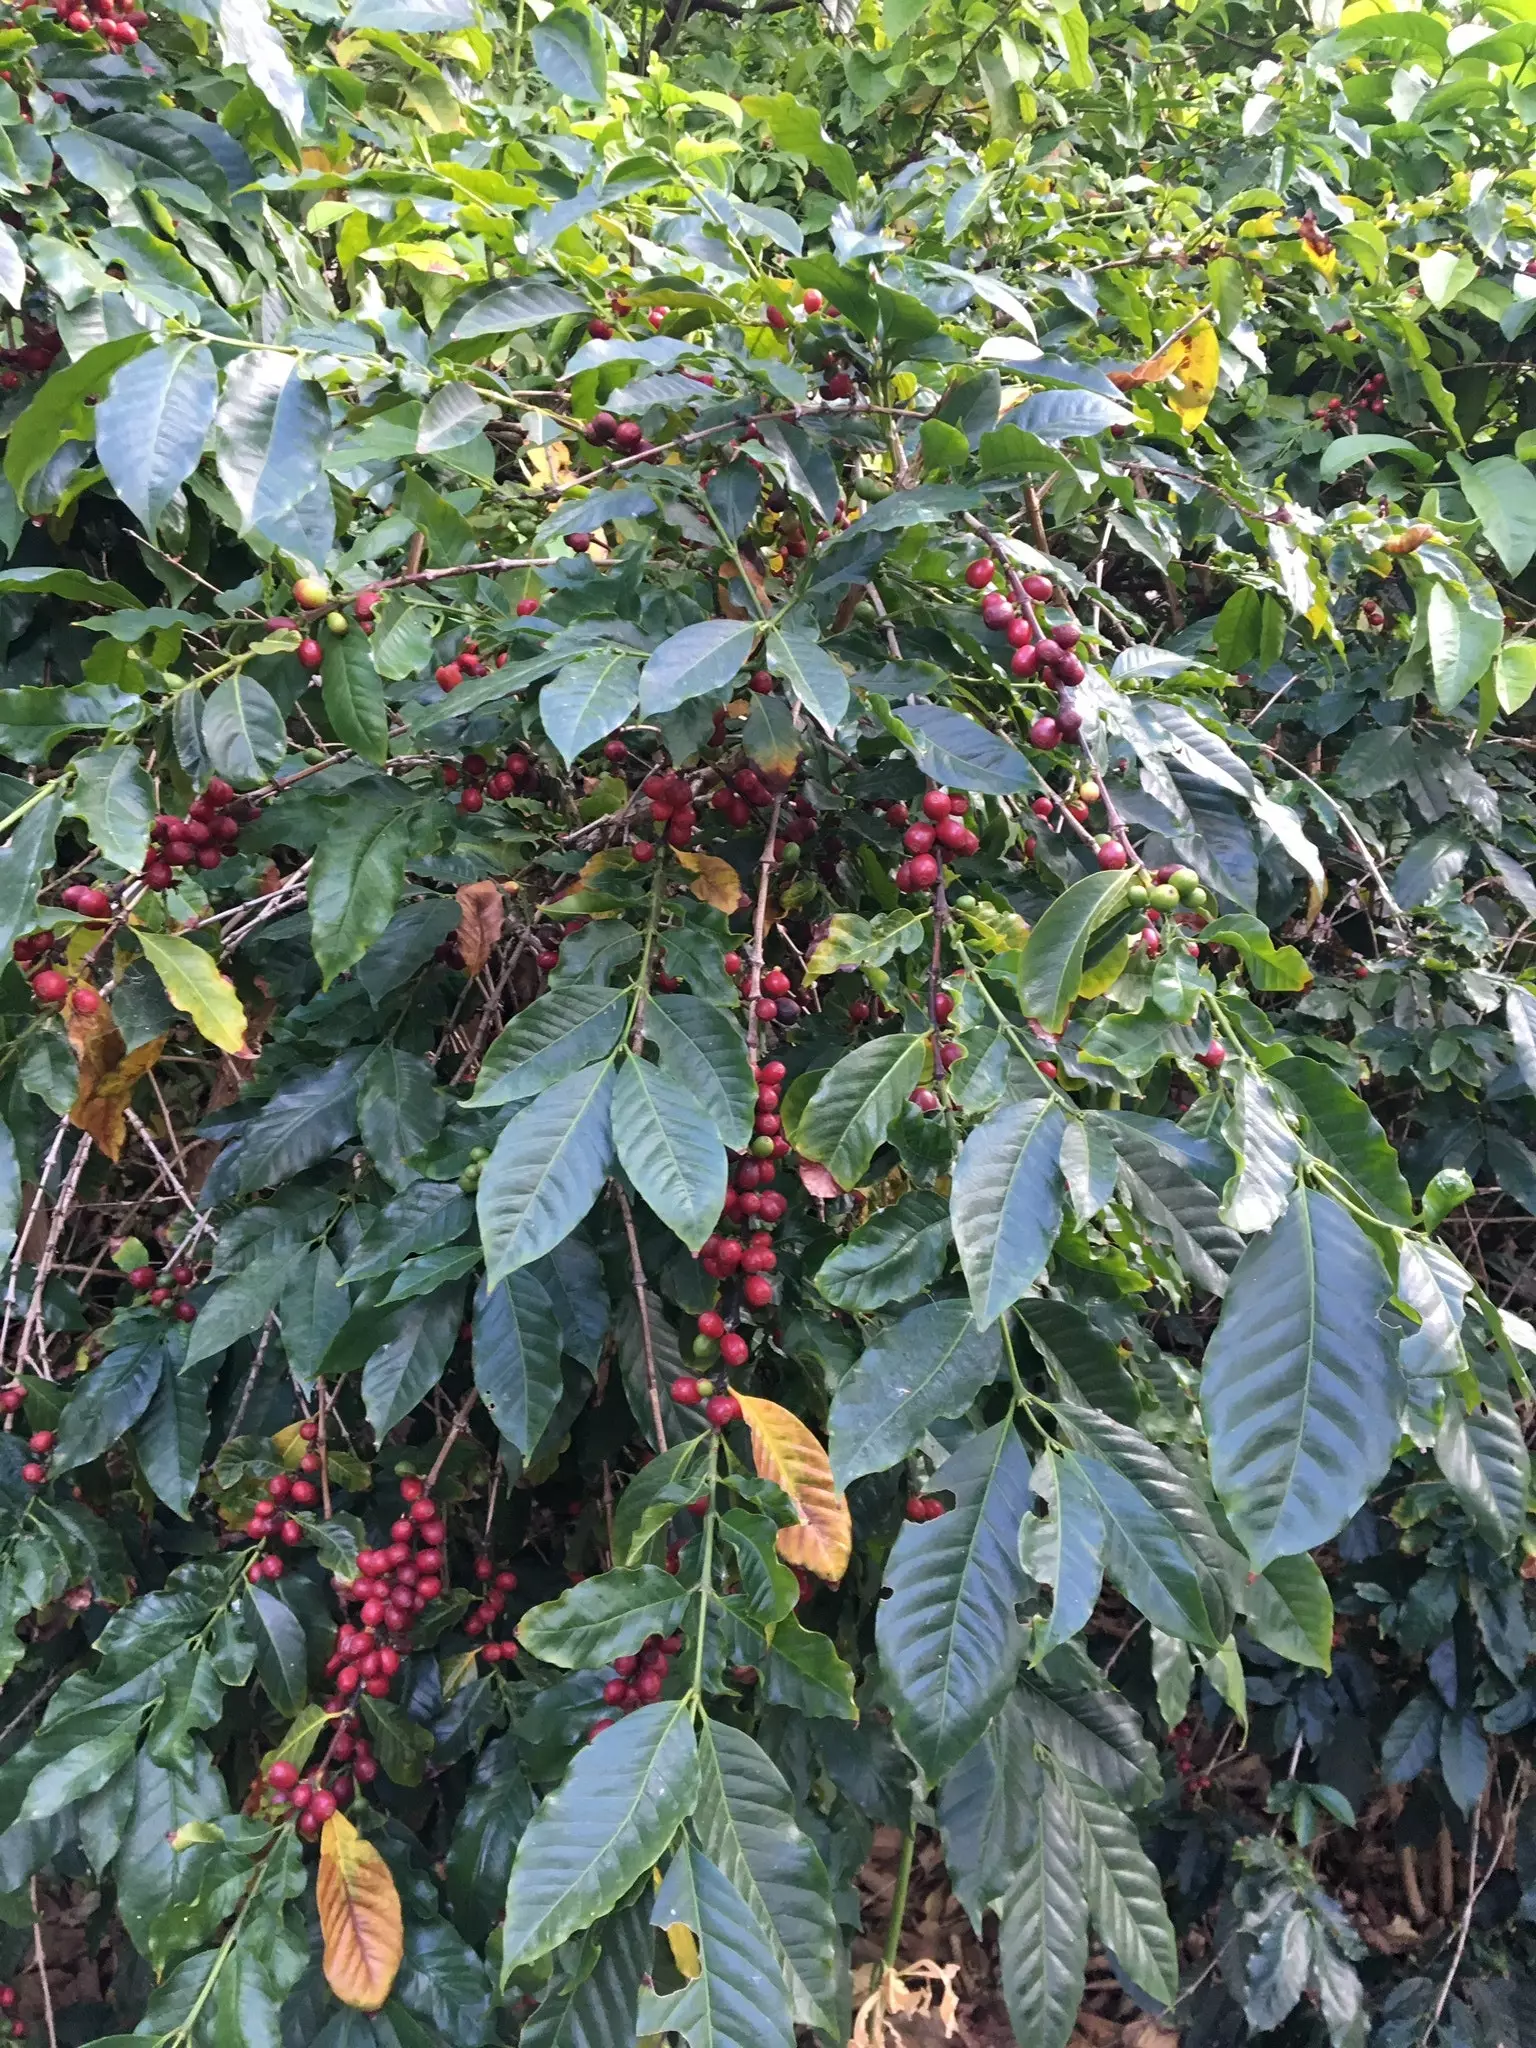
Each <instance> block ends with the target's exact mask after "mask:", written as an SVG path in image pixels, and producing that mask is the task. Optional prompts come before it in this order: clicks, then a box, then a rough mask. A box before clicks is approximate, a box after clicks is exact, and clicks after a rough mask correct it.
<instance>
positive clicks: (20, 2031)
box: [0, 1984, 27, 2041]
mask: <svg viewBox="0 0 1536 2048" xmlns="http://www.w3.org/2000/svg"><path fill="white" fill-rule="evenodd" d="M15 2010H16V1986H15V1985H14V1984H0V2014H3V2013H14V2012H15ZM0 2033H4V2034H6V2035H7V2036H9V2038H10V2039H11V2040H13V2041H25V2039H26V2038H27V2023H26V2021H25V2020H18V2019H0Z"/></svg>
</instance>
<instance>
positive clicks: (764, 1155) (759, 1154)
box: [752, 1136, 773, 1159]
mask: <svg viewBox="0 0 1536 2048" xmlns="http://www.w3.org/2000/svg"><path fill="white" fill-rule="evenodd" d="M752 1157H753V1158H754V1159H771V1158H772V1157H773V1140H772V1138H767V1137H762V1136H759V1137H756V1138H754V1139H753V1140H752Z"/></svg>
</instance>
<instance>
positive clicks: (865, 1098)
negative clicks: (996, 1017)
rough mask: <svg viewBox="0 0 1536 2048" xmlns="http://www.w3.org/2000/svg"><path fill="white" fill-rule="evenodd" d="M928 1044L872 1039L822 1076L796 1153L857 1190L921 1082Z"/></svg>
mask: <svg viewBox="0 0 1536 2048" xmlns="http://www.w3.org/2000/svg"><path fill="white" fill-rule="evenodd" d="M927 1055H928V1041H927V1040H926V1039H925V1038H912V1037H903V1036H900V1035H897V1036H894V1037H890V1038H872V1039H870V1040H868V1041H867V1042H866V1043H865V1044H863V1045H857V1046H855V1047H854V1049H853V1051H852V1052H849V1053H844V1055H843V1057H842V1058H841V1059H840V1060H839V1061H838V1063H837V1065H836V1066H835V1067H833V1069H832V1070H831V1072H830V1073H829V1074H826V1075H824V1076H823V1078H822V1080H821V1082H820V1083H819V1084H818V1086H817V1088H816V1091H815V1093H814V1094H813V1095H812V1096H811V1099H810V1101H809V1102H807V1103H806V1105H805V1107H804V1109H803V1110H802V1111H801V1113H800V1117H799V1120H798V1122H797V1123H796V1125H795V1133H794V1141H795V1146H796V1149H797V1150H798V1151H800V1152H802V1153H803V1154H804V1155H805V1157H806V1158H807V1159H814V1160H817V1161H819V1162H820V1163H821V1165H823V1166H825V1167H826V1169H827V1171H828V1172H829V1173H830V1174H831V1176H832V1178H833V1179H834V1180H835V1181H836V1182H837V1184H838V1186H839V1187H843V1188H852V1187H857V1186H858V1184H859V1182H860V1181H861V1180H862V1179H863V1178H864V1175H865V1173H866V1172H867V1171H868V1169H869V1162H870V1160H871V1159H872V1158H873V1157H874V1155H875V1152H876V1150H877V1148H878V1147H879V1146H880V1145H882V1144H883V1143H884V1142H885V1137H886V1133H887V1132H888V1131H889V1129H890V1127H891V1123H892V1121H893V1119H894V1118H895V1116H896V1114H897V1112H898V1111H899V1110H900V1108H901V1106H902V1104H903V1103H904V1102H905V1101H906V1099H907V1097H908V1096H909V1095H910V1094H911V1092H912V1090H913V1089H914V1088H915V1087H916V1086H917V1083H918V1081H919V1080H920V1079H921V1077H922V1072H923V1065H924V1062H925V1060H926V1058H927Z"/></svg>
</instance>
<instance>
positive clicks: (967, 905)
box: [954, 896, 977, 910]
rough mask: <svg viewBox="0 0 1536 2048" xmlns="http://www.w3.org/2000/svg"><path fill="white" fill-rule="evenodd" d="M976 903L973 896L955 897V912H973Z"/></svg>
mask: <svg viewBox="0 0 1536 2048" xmlns="http://www.w3.org/2000/svg"><path fill="white" fill-rule="evenodd" d="M976 901H977V899H976V898H975V897H974V896H957V897H956V898H955V902H954V907H955V909H956V910H974V909H975V908H976Z"/></svg>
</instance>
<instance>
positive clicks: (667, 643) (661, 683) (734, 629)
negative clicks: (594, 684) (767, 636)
mask: <svg viewBox="0 0 1536 2048" xmlns="http://www.w3.org/2000/svg"><path fill="white" fill-rule="evenodd" d="M758 631H759V628H758V627H756V626H755V625H753V624H752V623H751V621H750V620H736V619H705V620H703V621H702V622H701V623H700V624H699V625H696V626H684V627H683V629H682V631H681V632H680V633H674V634H673V635H672V636H671V638H670V639H667V640H663V641H662V643H661V645H660V646H659V647H658V648H657V649H656V651H655V652H654V653H653V654H652V655H651V656H650V657H649V659H648V660H647V661H646V664H645V667H644V668H643V669H642V671H641V674H640V709H641V710H642V711H643V712H644V714H645V716H646V717H647V718H655V717H657V716H659V714H660V713H662V712H663V711H675V710H676V709H677V707H678V705H679V704H686V703H688V702H689V700H690V699H691V698H694V697H702V696H703V695H704V693H705V691H706V690H718V689H721V688H722V687H723V686H724V685H725V684H726V683H728V682H730V680H731V678H732V677H733V676H735V675H736V674H738V673H739V671H740V669H741V666H742V663H743V662H744V661H745V660H746V658H747V656H748V655H749V654H750V653H751V652H752V647H753V643H754V642H755V641H756V639H757V636H758Z"/></svg>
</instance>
